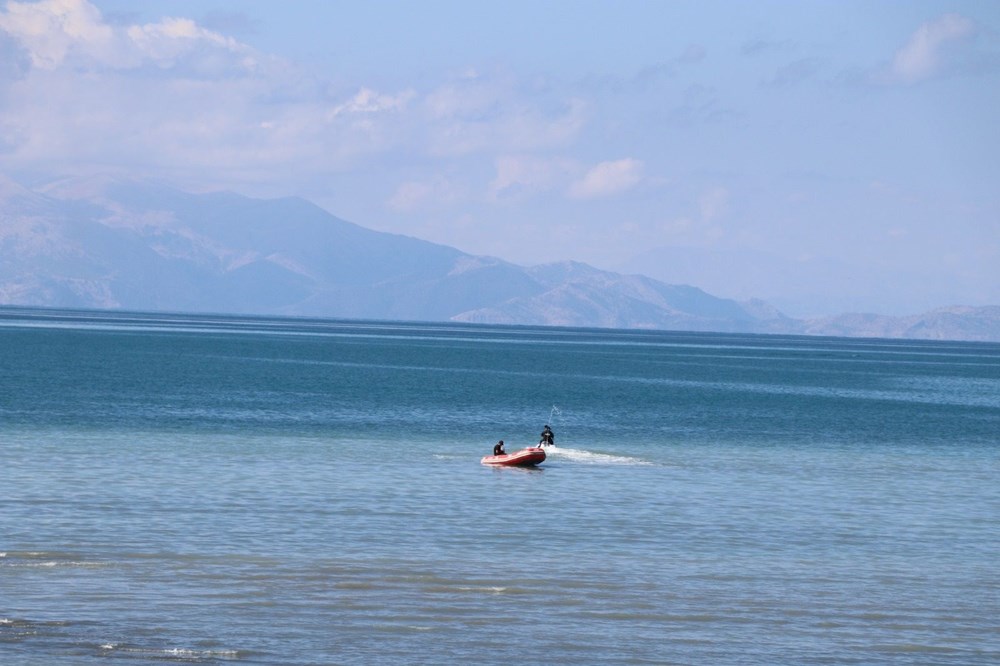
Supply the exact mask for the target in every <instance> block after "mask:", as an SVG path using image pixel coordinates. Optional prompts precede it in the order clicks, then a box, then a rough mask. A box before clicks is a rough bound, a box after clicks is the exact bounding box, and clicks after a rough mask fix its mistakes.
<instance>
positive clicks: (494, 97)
mask: <svg viewBox="0 0 1000 666" xmlns="http://www.w3.org/2000/svg"><path fill="white" fill-rule="evenodd" d="M998 118H1000V3H998V2H995V1H993V0H982V1H979V2H964V1H956V2H944V1H924V0H911V1H907V2H900V1H895V0H893V1H880V0H863V1H852V0H842V1H835V2H834V1H830V2H827V1H823V0H815V1H807V2H802V1H797V0H782V1H773V0H755V1H754V2H729V1H726V2H717V1H714V0H691V1H687V0H675V1H666V0H663V1H651V2H645V1H641V0H632V1H624V2H611V1H607V2H598V1H594V0H577V1H570V0H562V1H555V0H531V1H527V2H523V1H521V0H505V1H503V2H493V1H490V0H484V1H482V2H467V1H454V2H452V1H444V0H423V1H420V2H413V1H407V2H401V1H400V2H397V1H389V0H386V1H382V2H366V3H361V2H356V1H355V2H339V1H336V0H325V1H320V0H316V1H313V0H298V1H294V2H273V1H263V0H198V1H191V0H143V1H135V0H92V1H90V2H88V1H87V0H41V1H38V2H34V1H24V2H10V1H8V2H2V1H0V173H2V174H4V175H6V176H7V177H9V178H12V179H14V180H17V181H19V182H22V183H24V184H31V183H37V182H41V181H42V180H44V179H45V178H50V177H54V176H69V175H88V174H94V173H100V174H111V175H127V176H131V177H139V178H153V179H157V180H160V181H163V182H167V183H170V184H173V185H176V186H178V187H181V188H184V189H191V190H197V191H214V190H231V191H235V192H239V193H241V194H245V195H248V196H254V197H278V196H301V197H304V198H307V199H309V200H311V201H313V202H315V203H316V204H318V205H320V206H322V207H323V208H325V209H326V210H328V211H330V212H331V213H333V214H334V215H336V216H338V217H340V218H343V219H346V220H348V221H351V222H354V223H356V224H359V225H361V226H364V227H367V228H370V229H376V230H379V231H387V232H392V233H400V234H406V235H409V236H415V237H417V238H422V239H424V240H429V241H433V242H437V243H442V244H445V245H449V246H452V247H455V248H457V249H459V250H462V251H465V252H468V253H471V254H478V255H489V256H494V257H499V258H501V259H504V260H507V261H510V262H513V263H516V264H520V265H535V264H542V263H548V262H555V261H565V260H575V261H582V262H586V263H588V264H591V265H592V266H595V267H597V268H602V269H607V270H614V271H618V272H626V273H628V272H642V273H645V274H647V275H650V276H652V277H655V278H657V279H662V280H665V281H667V282H671V283H686V284H692V285H694V286H698V287H701V288H703V289H705V290H707V291H709V292H710V293H712V294H714V295H717V296H723V297H731V298H740V299H743V298H751V297H757V298H762V299H764V300H767V301H769V302H771V303H773V304H774V305H776V306H778V307H779V308H782V309H783V310H784V311H785V312H786V313H788V314H790V315H795V316H803V315H818V314H833V313H836V312H843V311H870V312H880V313H884V314H914V313H918V312H923V311H925V310H928V309H931V308H935V307H940V306H947V305H957V304H964V305H987V304H1000V122H998Z"/></svg>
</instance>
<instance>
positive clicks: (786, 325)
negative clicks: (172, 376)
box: [0, 177, 1000, 339]
mask: <svg viewBox="0 0 1000 666" xmlns="http://www.w3.org/2000/svg"><path fill="white" fill-rule="evenodd" d="M0 304H8V305H34V306H51V307H83V308H105V309H129V310H162V311H183V312H218V313H252V314H275V315H302V316H318V317H333V318H369V319H388V320H392V319H396V320H421V321H448V320H452V321H466V322H482V323H503V324H538V325H560V326H592V327H609V328H648V329H673V330H689V331H725V332H756V333H809V334H822V335H828V334H833V335H857V334H861V335H880V336H893V337H895V336H904V335H906V336H910V335H917V336H921V337H952V338H961V339H1000V322H998V320H1000V315H998V314H997V312H995V311H994V310H996V308H994V309H993V310H990V309H979V310H976V309H952V310H948V311H939V312H938V313H932V315H933V316H931V315H927V316H926V319H920V318H917V319H913V321H908V322H907V323H902V322H899V321H896V320H895V319H890V318H877V317H876V318H872V317H865V316H860V315H856V316H846V315H845V316H844V317H842V318H830V319H825V320H811V321H799V320H795V319H791V318H788V317H786V316H784V315H783V314H781V313H780V312H778V311H777V310H776V309H775V308H773V307H771V306H769V305H768V304H766V303H763V302H761V301H754V300H748V301H746V302H737V301H734V300H730V299H723V298H716V297H714V296H712V295H710V294H707V293H705V292H704V291H702V290H701V289H698V288H695V287H691V286H680V285H670V284H665V283H663V282H659V281H657V280H654V279H651V278H649V277H645V276H641V275H622V274H618V273H611V272H607V271H601V270H598V269H596V268H593V267H590V266H587V265H585V264H580V263H575V262H566V263H560V264H548V265H542V266H532V267H522V266H517V265H514V264H511V263H508V262H505V261H502V260H500V259H496V258H492V257H481V256H473V255H469V254H465V253H463V252H461V251H459V250H456V249H454V248H451V247H447V246H444V245H438V244H435V243H430V242H427V241H423V240H419V239H416V238H412V237H408V236H402V235H397V234H388V233H383V232H377V231H373V230H370V229H365V228H363V227H360V226H358V225H356V224H352V223H350V222H346V221H344V220H341V219H338V218H337V217H334V216H333V215H331V214H329V213H328V212H326V211H324V210H322V209H321V208H319V207H317V206H315V205H313V204H311V203H309V202H308V201H305V200H302V199H298V198H283V199H270V200H260V199H251V198H247V197H244V196H240V195H237V194H232V193H210V194H195V193H190V192H183V191H180V190H177V189H174V188H171V187H167V186H163V185H159V184H155V183H149V182H143V181H129V180H121V179H111V178H86V179H81V178H74V179H63V180H58V181H53V182H50V183H47V184H45V185H42V186H36V187H32V188H30V189H29V188H26V187H23V186H21V185H19V184H18V183H15V182H14V181H12V180H10V179H4V178H2V177H0ZM852 317H853V318H852Z"/></svg>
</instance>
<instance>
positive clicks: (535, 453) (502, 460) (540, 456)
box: [480, 446, 545, 467]
mask: <svg viewBox="0 0 1000 666" xmlns="http://www.w3.org/2000/svg"><path fill="white" fill-rule="evenodd" d="M543 460H545V451H543V450H542V448H541V447H539V446H531V447H528V448H526V449H521V450H520V451H515V452H514V453H505V454H503V455H499V456H486V457H484V458H483V459H482V460H481V461H480V462H482V463H483V464H484V465H492V466H494V467H534V466H535V465H537V464H538V463H540V462H542V461H543Z"/></svg>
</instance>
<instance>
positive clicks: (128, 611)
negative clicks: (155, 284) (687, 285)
mask: <svg viewBox="0 0 1000 666" xmlns="http://www.w3.org/2000/svg"><path fill="white" fill-rule="evenodd" d="M0 379H2V382H0V453H2V455H3V463H2V465H0V662H2V663H4V664H52V663H73V664H97V663H118V664H144V663H207V664H214V663H227V664H228V663H247V664H288V665H296V666H297V665H306V664H398V663H408V664H440V663H444V662H455V663H477V664H509V663H520V664H994V663H998V662H1000V574H998V573H997V572H998V567H997V565H996V561H997V553H998V552H1000V483H998V482H1000V345H988V344H972V343H937V342H903V341H873V340H847V339H820V338H800V337H773V336H738V335H712V334H689V333H684V334H679V333H663V332H634V331H629V332H626V331H602V330H581V329H541V328H503V327H483V326H464V325H424V324H386V323H377V322H336V321H315V320H282V319H253V318H232V317H226V318H224V317H215V318H213V317H202V316H180V315H170V316H167V315H155V316H154V315H136V314H126V313H86V312H54V311H40V310H35V311H32V310H16V309H6V310H0ZM545 423H550V424H551V425H552V426H553V429H554V430H555V432H556V444H557V446H556V448H555V449H553V450H552V451H551V452H550V456H549V458H548V459H547V460H546V462H545V463H544V464H543V465H542V466H541V467H540V468H538V469H537V470H518V469H493V468H488V467H484V466H482V465H480V464H479V458H480V457H481V456H483V455H486V454H488V453H489V452H490V451H491V449H492V445H493V444H494V443H495V441H496V440H497V439H504V440H505V442H506V443H507V448H508V450H514V449H516V448H518V447H519V446H521V445H527V444H530V443H534V442H537V441H538V433H539V432H540V430H541V427H542V425H544V424H545Z"/></svg>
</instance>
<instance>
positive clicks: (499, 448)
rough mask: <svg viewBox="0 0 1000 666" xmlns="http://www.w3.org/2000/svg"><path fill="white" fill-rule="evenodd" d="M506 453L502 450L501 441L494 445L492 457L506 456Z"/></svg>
mask: <svg viewBox="0 0 1000 666" xmlns="http://www.w3.org/2000/svg"><path fill="white" fill-rule="evenodd" d="M506 453H507V452H506V451H504V450H503V440H502V439H501V440H500V441H499V442H497V443H496V444H494V445H493V455H495V456H502V455H506Z"/></svg>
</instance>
